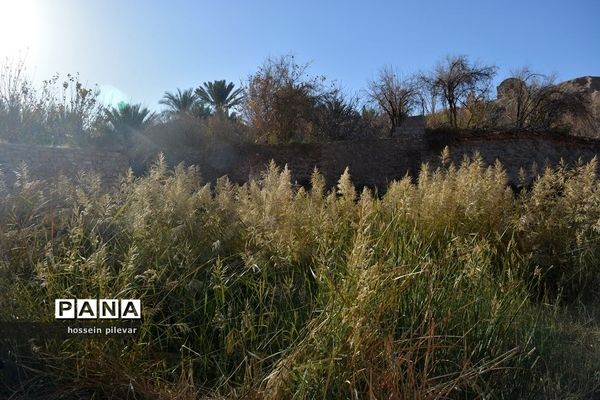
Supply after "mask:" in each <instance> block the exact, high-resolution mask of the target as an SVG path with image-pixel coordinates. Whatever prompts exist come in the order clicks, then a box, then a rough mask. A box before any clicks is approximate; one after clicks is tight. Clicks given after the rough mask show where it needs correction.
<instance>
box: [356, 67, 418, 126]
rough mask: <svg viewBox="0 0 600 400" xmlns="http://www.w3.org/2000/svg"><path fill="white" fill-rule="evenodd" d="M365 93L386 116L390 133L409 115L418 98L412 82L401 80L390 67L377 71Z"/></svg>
mask: <svg viewBox="0 0 600 400" xmlns="http://www.w3.org/2000/svg"><path fill="white" fill-rule="evenodd" d="M367 93H368V96H369V98H370V99H371V100H372V101H373V102H375V103H376V104H377V106H379V107H380V108H381V109H382V110H383V111H384V112H385V114H386V115H387V116H388V119H389V122H390V134H392V133H393V132H394V131H395V130H396V128H397V127H399V126H400V125H401V124H402V121H403V120H404V119H405V118H406V117H407V116H409V115H410V113H411V112H412V110H413V109H414V107H415V106H416V105H417V103H418V100H419V98H418V90H417V87H416V85H415V84H414V82H412V81H410V80H401V79H400V78H399V77H398V75H397V74H396V72H395V71H394V70H393V69H392V68H391V67H384V68H382V69H381V70H380V71H379V75H378V77H377V79H375V80H372V81H370V82H369V84H368V89H367Z"/></svg>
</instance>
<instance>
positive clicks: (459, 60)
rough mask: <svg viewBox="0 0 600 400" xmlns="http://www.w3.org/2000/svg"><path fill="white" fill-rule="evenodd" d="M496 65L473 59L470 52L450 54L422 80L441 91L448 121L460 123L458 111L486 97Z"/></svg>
mask: <svg viewBox="0 0 600 400" xmlns="http://www.w3.org/2000/svg"><path fill="white" fill-rule="evenodd" d="M496 70H497V67H495V66H493V65H481V64H479V63H471V62H469V59H468V58H467V56H463V55H459V56H456V55H453V56H447V57H446V58H445V59H444V60H443V61H441V62H439V63H438V65H437V66H436V68H435V70H434V72H433V73H432V74H429V75H421V77H420V79H419V80H420V82H422V83H423V84H424V85H425V87H426V88H427V89H428V90H429V92H430V93H434V94H436V95H438V96H439V97H440V99H441V101H442V104H443V105H444V106H445V108H446V113H447V117H448V122H449V123H450V126H452V127H453V128H457V127H458V122H459V121H458V111H459V109H460V108H461V107H466V106H467V104H468V103H469V102H471V103H472V102H473V101H474V100H476V101H484V100H486V98H487V95H488V93H489V89H490V84H491V81H492V79H493V77H494V76H495V75H496Z"/></svg>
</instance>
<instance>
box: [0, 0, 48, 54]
mask: <svg viewBox="0 0 600 400" xmlns="http://www.w3.org/2000/svg"><path fill="white" fill-rule="evenodd" d="M36 11H37V10H36V7H35V5H34V2H33V0H0V58H2V59H5V58H20V57H24V56H25V55H26V54H27V52H28V50H29V49H31V48H32V47H33V46H34V45H35V44H36V43H35V41H36V39H37V36H38V32H37V27H38V25H39V24H38V23H37V15H36V14H37V12H36Z"/></svg>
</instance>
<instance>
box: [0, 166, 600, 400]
mask: <svg viewBox="0 0 600 400" xmlns="http://www.w3.org/2000/svg"><path fill="white" fill-rule="evenodd" d="M596 167H597V165H596V161H593V162H591V163H589V164H586V165H580V166H577V167H576V168H574V169H568V168H566V167H564V166H559V167H558V168H556V169H553V170H551V169H548V170H546V171H545V172H544V173H543V174H542V175H541V176H540V177H539V179H537V180H536V181H535V182H534V183H533V185H532V187H531V188H530V189H528V190H525V191H523V192H522V193H520V194H518V195H515V194H513V193H512V191H510V189H509V188H508V185H507V176H506V174H505V172H504V170H503V169H502V166H501V165H499V164H496V165H494V166H491V167H487V166H485V165H484V163H483V162H482V161H481V159H479V158H478V157H475V158H473V159H465V161H464V162H463V163H462V164H460V165H452V164H446V165H444V166H443V167H442V168H440V169H437V170H431V169H430V168H429V167H428V166H426V165H425V166H423V168H422V170H421V173H420V174H419V177H418V182H417V183H413V182H411V180H410V179H408V178H406V179H404V180H401V181H398V182H394V183H392V184H391V185H390V187H389V188H388V190H387V192H386V193H385V195H383V196H382V197H381V198H377V197H374V196H373V194H372V193H371V192H370V191H369V190H368V189H365V190H364V191H362V192H361V193H358V192H357V191H356V189H355V188H354V186H353V185H352V181H351V176H350V174H349V171H346V172H345V173H344V174H343V175H342V176H341V178H340V180H339V184H338V186H337V187H336V188H334V189H333V190H328V189H327V188H326V185H325V183H324V180H323V177H322V176H321V175H320V174H319V173H318V171H315V173H314V174H313V177H312V187H311V189H310V190H308V189H305V188H301V187H296V186H294V185H293V184H292V183H291V173H290V171H289V170H288V169H287V168H283V169H281V168H279V167H277V166H275V165H274V164H271V165H269V166H268V168H266V170H265V172H264V173H263V175H262V177H261V178H260V179H255V180H251V181H249V182H248V183H246V184H244V185H236V184H232V183H231V182H229V181H228V180H227V178H222V179H220V180H219V181H218V182H217V183H216V184H215V185H214V186H213V187H211V186H210V185H209V184H203V183H202V177H201V174H200V172H199V171H198V170H197V169H196V168H193V167H190V168H185V167H183V166H179V167H177V168H176V169H174V170H170V169H168V168H167V167H166V165H165V162H164V160H162V159H159V160H158V161H157V162H156V163H155V165H154V166H153V167H152V169H151V170H150V171H149V173H148V174H147V176H144V177H141V178H135V177H133V176H132V175H131V174H129V175H127V176H125V177H124V178H123V181H122V184H121V186H120V189H119V190H118V191H116V192H110V193H109V192H105V191H103V190H102V189H101V185H100V182H99V181H98V180H97V179H96V178H94V177H93V176H81V177H80V178H79V179H78V180H76V181H73V182H71V181H69V180H67V179H60V180H58V181H57V182H54V183H53V184H49V183H47V182H40V181H35V180H33V179H32V178H31V177H30V176H29V174H28V173H27V170H26V168H25V167H24V168H23V169H22V170H21V171H19V173H18V176H19V179H18V181H17V183H16V185H15V187H12V188H5V190H4V191H3V192H2V194H1V196H2V197H1V200H0V320H3V321H14V320H16V319H17V318H18V319H20V320H30V321H50V320H52V318H53V315H54V314H53V306H54V299H55V298H90V297H91V298H96V297H99V298H141V299H142V301H143V304H144V319H143V324H142V328H141V332H140V333H139V334H138V335H136V336H133V337H129V338H127V339H125V340H117V339H106V340H62V341H60V340H55V339H48V340H39V339H35V340H27V338H23V340H16V339H15V340H4V341H2V342H0V344H1V346H2V349H1V350H2V353H1V354H0V357H2V359H3V368H2V369H0V382H1V383H0V393H2V394H3V395H4V396H6V397H8V396H13V397H11V398H73V399H83V398H86V399H87V398H97V399H99V398H136V399H141V398H160V399H173V398H178V399H191V398H198V397H200V398H223V397H226V398H242V397H246V398H257V399H258V398H260V399H263V398H264V399H267V398H268V399H287V398H298V399H312V398H350V399H362V398H370V399H383V398H388V399H447V398H461V399H462V398H465V399H466V398H469V399H471V398H472V399H475V398H485V399H491V398H556V399H558V398H592V397H593V396H594V395H596V396H597V395H598V393H600V391H599V390H600V374H599V373H598V371H600V348H598V346H597V344H598V342H597V341H598V338H599V337H600V329H599V327H598V324H599V321H600V312H599V310H600V308H599V307H598V302H597V294H598V283H599V279H598V278H599V277H600V274H599V264H598V262H597V259H598V255H599V252H600V242H599V238H600V235H599V229H600V191H599V189H600V184H599V182H598V180H597V177H596ZM586 396H587V397H586Z"/></svg>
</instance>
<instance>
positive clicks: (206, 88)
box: [195, 80, 244, 115]
mask: <svg viewBox="0 0 600 400" xmlns="http://www.w3.org/2000/svg"><path fill="white" fill-rule="evenodd" d="M195 94H196V95H197V96H198V98H199V99H200V100H201V101H202V102H204V103H205V104H208V105H210V106H211V107H212V108H213V109H214V110H215V112H217V113H219V114H225V115H229V112H230V110H232V109H234V108H235V107H237V106H239V105H240V104H242V101H243V100H244V89H243V88H238V89H235V84H234V83H233V82H229V83H227V82H226V81H225V80H219V81H212V82H204V83H203V84H202V86H200V87H199V88H197V89H196V90H195Z"/></svg>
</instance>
